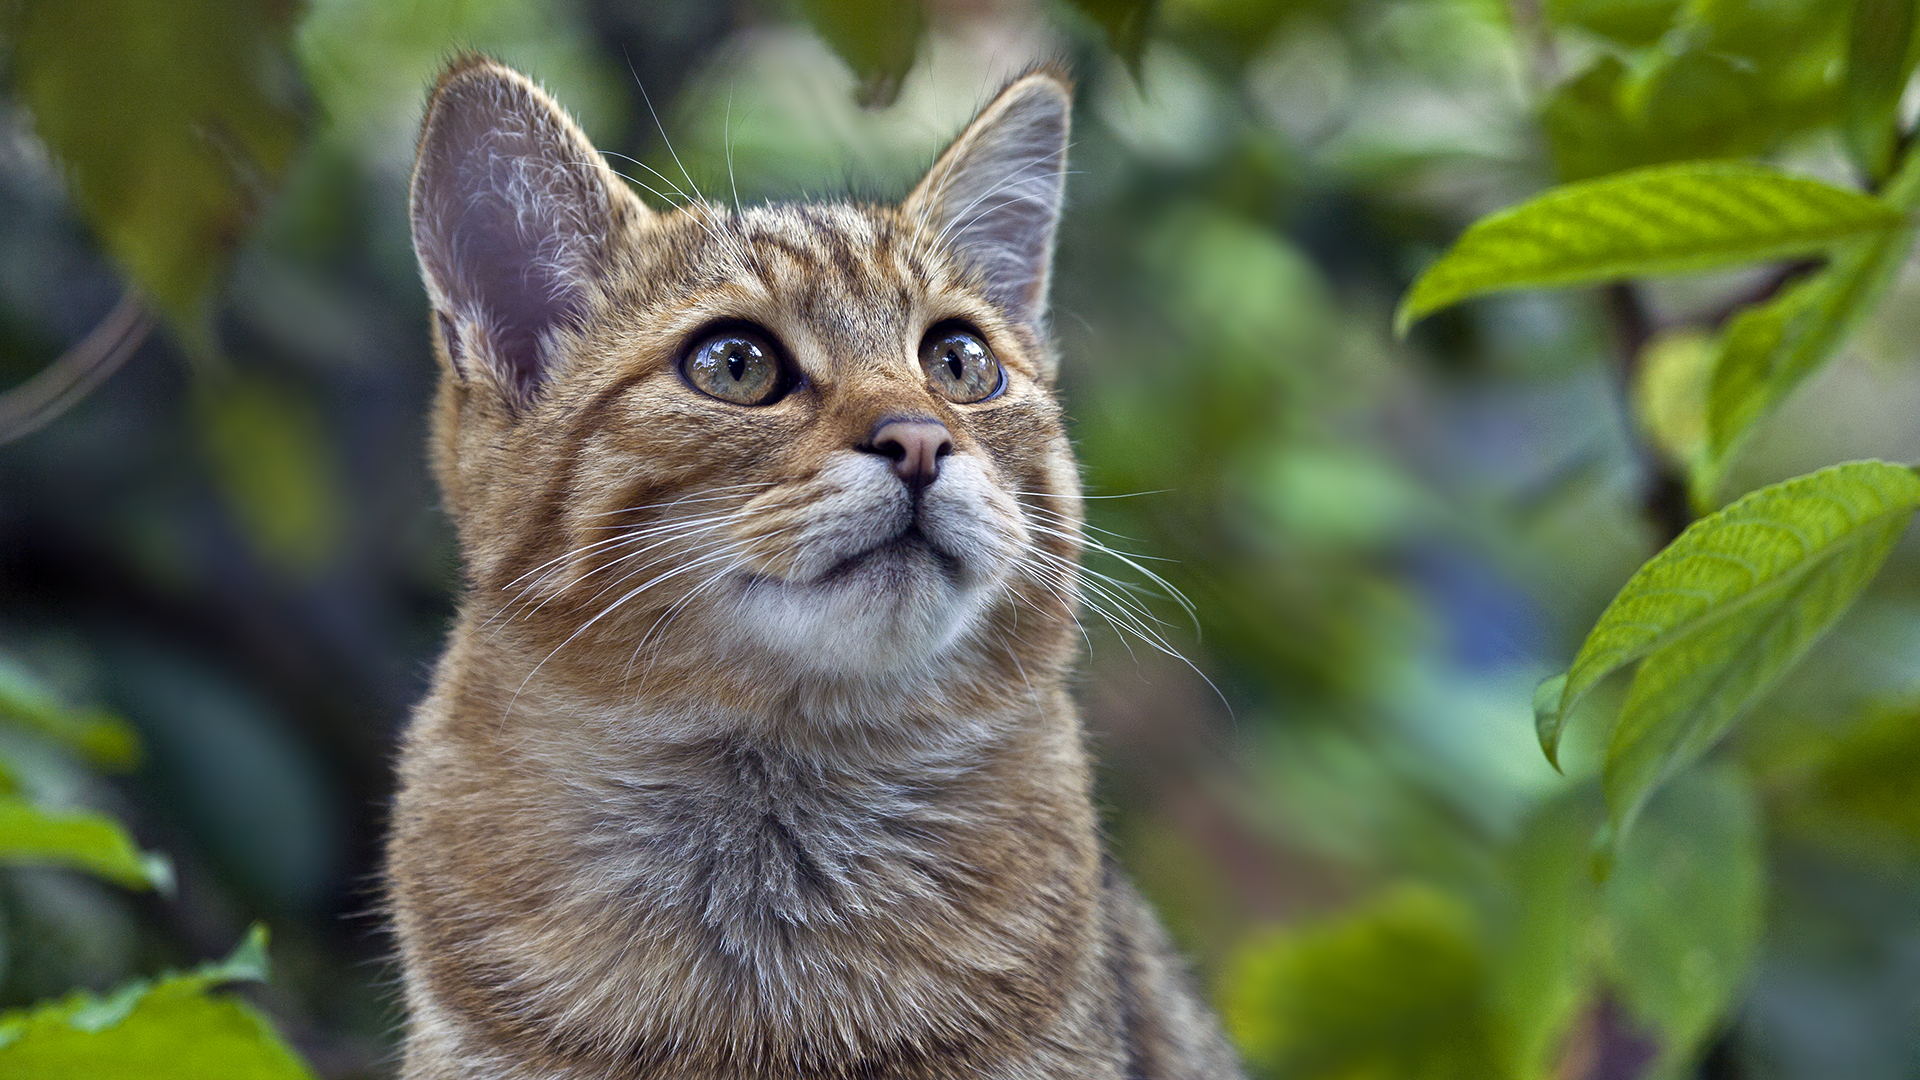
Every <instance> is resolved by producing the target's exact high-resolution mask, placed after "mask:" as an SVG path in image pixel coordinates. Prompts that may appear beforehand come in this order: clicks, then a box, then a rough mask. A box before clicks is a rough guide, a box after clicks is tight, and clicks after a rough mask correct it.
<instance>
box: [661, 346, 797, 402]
mask: <svg viewBox="0 0 1920 1080" xmlns="http://www.w3.org/2000/svg"><path fill="white" fill-rule="evenodd" d="M680 370H681V371H682V372H683V373H684V374H685V375H686V377H687V381H688V382H690V383H692V384H693V386H694V389H696V390H699V391H700V392H701V393H703V394H709V395H712V396H713V397H717V398H719V399H720V400H721V401H730V402H732V403H733V404H735V405H771V404H773V403H774V402H776V401H778V400H780V398H781V397H782V396H783V395H784V394H785V393H786V392H787V379H786V373H785V372H784V371H782V370H781V367H780V360H779V358H778V356H777V355H776V354H775V353H774V351H773V346H771V345H769V344H768V343H767V341H766V339H765V338H762V337H761V336H760V335H758V334H755V333H753V332H751V331H748V330H737V329H736V330H724V331H722V332H720V333H717V334H714V335H712V336H710V337H705V338H702V339H701V340H700V343H699V344H697V345H695V346H694V347H693V348H692V349H691V350H690V351H689V352H688V353H687V358H686V359H685V360H684V361H682V362H681V364H680Z"/></svg>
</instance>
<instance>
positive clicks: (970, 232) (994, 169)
mask: <svg viewBox="0 0 1920 1080" xmlns="http://www.w3.org/2000/svg"><path fill="white" fill-rule="evenodd" d="M1072 109H1073V94H1072V91H1071V89H1070V88H1069V86H1068V84H1067V81H1066V79H1065V78H1064V77H1063V76H1062V75H1060V74H1059V73H1057V72H1055V71H1052V70H1047V69H1042V70H1040V71H1035V72H1032V73H1031V74H1028V75H1023V76H1021V77H1020V78H1018V79H1015V80H1014V81H1013V82H1012V83H1011V84H1009V85H1008V86H1007V88H1006V89H1005V90H1002V91H1000V94H999V95H998V96H997V97H995V98H994V99H993V100H992V101H991V102H988V103H987V107H986V108H984V109H981V110H980V114H979V115H978V116H976V117H974V119H973V123H971V124H969V125H967V130H965V131H963V132H961V133H960V137H959V138H958V139H955V140H954V142H953V145H952V146H949V147H947V152H946V153H944V154H941V155H940V159H939V160H938V161H935V162H934V163H933V168H931V169H929V170H927V175H926V177H925V178H924V179H922V180H921V181H920V186H918V187H916V188H914V190H913V194H911V195H908V196H907V200H906V202H905V204H904V205H903V206H902V208H901V209H902V210H903V211H904V212H905V213H906V215H907V217H908V218H909V219H911V220H914V221H916V222H918V223H919V224H920V225H921V227H922V228H924V229H926V230H927V231H929V232H930V233H932V234H933V235H935V236H939V237H941V239H942V242H943V243H944V244H945V245H946V246H947V247H949V248H950V249H951V250H953V251H954V252H956V253H958V254H959V256H960V257H961V259H962V260H963V261H964V262H965V263H966V264H967V265H969V266H970V267H971V268H972V269H974V270H975V271H976V272H977V273H978V274H979V275H980V277H981V279H982V281H983V283H984V284H985V285H986V290H987V295H988V297H989V298H990V299H992V300H993V301H994V302H995V303H997V304H999V305H1000V306H1001V307H1002V308H1004V309H1005V310H1006V312H1007V314H1008V315H1010V316H1012V317H1013V318H1014V319H1015V320H1017V321H1020V322H1025V323H1028V324H1030V325H1032V326H1035V327H1036V328H1037V327H1039V326H1040V324H1041V323H1042V322H1043V321H1044V320H1045V318H1046V313H1047V274H1048V270H1049V268H1050V267H1051V265H1052V262H1053V234H1054V229H1055V227H1056V226H1057V225H1058V224H1059V221H1060V201H1061V196H1062V194H1063V192H1064V190H1065V187H1066V177H1067V131H1068V117H1069V115H1070V114H1071V113H1072Z"/></svg>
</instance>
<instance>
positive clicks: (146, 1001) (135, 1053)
mask: <svg viewBox="0 0 1920 1080" xmlns="http://www.w3.org/2000/svg"><path fill="white" fill-rule="evenodd" d="M265 949H266V940H265V933H264V931H263V930H262V929H261V928H260V927H257V926H256V927H255V928H254V929H253V932H252V933H250V934H249V935H248V937H247V940H246V942H245V943H243V944H242V945H241V946H240V947H239V948H238V949H236V950H235V951H234V954H233V956H231V957H229V958H228V959H227V960H225V961H223V962H221V963H217V964H209V965H207V966H205V967H202V968H200V969H198V970H196V971H192V972H188V973H185V974H180V975H170V976H166V977H163V978H161V979H158V980H156V981H153V982H147V981H145V980H141V981H137V982H134V983H130V984H128V985H126V986H123V987H121V988H120V989H118V990H115V991H113V992H111V993H108V994H105V995H94V994H87V993H76V994H73V995H71V996H69V997H67V998H65V999H63V1000H61V1001H58V1002H55V1003H52V1004H49V1005H43V1006H40V1007H39V1008H36V1009H33V1010H31V1011H26V1012H17V1013H11V1014H9V1015H7V1016H6V1017H4V1018H0V1076H18V1077H29V1076H30V1077H34V1078H35V1080H98V1078H100V1077H136V1076H137V1077H140V1078H142V1080H174V1078H178V1080H201V1078H203V1077H216V1076H217V1077H220V1078H221V1080H309V1078H310V1077H311V1074H310V1073H309V1072H308V1071H307V1069H306V1066H304V1065H303V1064H301V1062H300V1059H299V1058H298V1057H297V1056H296V1055H295V1054H294V1053H293V1051H292V1050H290V1049H289V1048H288V1047H287V1045H286V1043H285V1042H284V1041H282V1040H281V1038H280V1036H279V1034H278V1033H277V1032H275V1031H274V1030H273V1025H272V1024H270V1023H269V1022H268V1021H267V1019H266V1018H265V1017H263V1016H261V1015H260V1013H259V1012H258V1011H256V1010H255V1009H253V1008H252V1007H251V1006H249V1005H248V1004H246V1003H245V1002H243V1001H240V1000H238V999H235V998H232V997H228V996H224V995H218V996H216V995H213V994H210V993H208V991H209V990H211V989H213V988H214V987H217V986H220V985H222V984H225V983H230V982H236V981H243V980H258V979H263V978H265V977H266V952H265Z"/></svg>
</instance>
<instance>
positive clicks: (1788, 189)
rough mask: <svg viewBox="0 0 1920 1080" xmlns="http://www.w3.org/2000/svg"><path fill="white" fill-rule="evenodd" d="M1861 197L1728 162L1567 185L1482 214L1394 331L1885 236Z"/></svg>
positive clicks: (1425, 279)
mask: <svg viewBox="0 0 1920 1080" xmlns="http://www.w3.org/2000/svg"><path fill="white" fill-rule="evenodd" d="M1902 220H1903V218H1902V216H1901V214H1900V211H1899V210H1896V209H1895V208H1893V207H1891V206H1888V205H1887V204H1886V203H1883V202H1881V201H1880V200H1878V199H1875V198H1873V197H1871V196H1868V195H1862V194H1859V193H1858V192H1853V191H1847V190H1844V189H1842V188H1837V187H1833V186H1831V185H1829V184H1823V183H1821V182H1819V181H1817V180H1808V179H1805V178H1803V177H1797V176H1789V175H1787V174H1785V173H1782V172H1777V171H1775V170H1773V169H1767V168H1762V167H1760V166H1757V165H1743V164H1738V163H1735V162H1694V163H1688V164H1682V165H1663V166H1657V167H1654V168H1648V169H1640V170H1636V171H1634V172H1629V173H1622V174H1620V175H1617V176H1610V177H1606V178H1604V179H1600V180H1588V181H1584V182H1581V183H1577V184H1567V185H1565V186H1562V187H1558V188H1554V189H1553V190H1551V191H1549V192H1547V193H1546V194H1544V195H1541V196H1539V197H1537V198H1535V199H1533V200H1532V201H1530V202H1527V203H1523V204H1521V205H1520V206H1516V207H1512V208H1510V209H1507V210H1502V211H1500V212H1498V213H1495V214H1492V215H1490V216H1488V217H1486V218H1483V219H1481V220H1480V221H1478V222H1476V223H1474V225H1473V226H1472V227H1471V228H1469V229H1468V230H1467V231H1466V234H1465V235H1463V236H1462V237H1461V238H1460V240H1459V242H1458V243H1456V244H1455V245H1454V246H1453V248H1452V249H1451V250H1449V251H1448V252H1447V253H1446V254H1445V255H1443V256H1441V258H1440V259H1439V261H1437V262H1435V263H1434V264H1433V265H1432V266H1430V267H1428V268H1427V270H1426V272H1425V273H1423V274H1421V275H1420V278H1419V280H1417V281H1415V282H1414V284H1413V288H1412V289H1411V290H1409V291H1408V293H1407V296H1406V298H1405V299H1403V300H1402V301H1401V303H1400V310H1399V312H1398V313H1397V314H1396V315H1395V317H1394V324H1395V327H1396V329H1397V330H1398V331H1400V332H1402V333H1404V332H1405V331H1406V328H1407V327H1408V326H1409V325H1411V324H1412V323H1413V321H1414V320H1415V319H1418V318H1419V317H1421V316H1422V315H1426V314H1428V313H1429V312H1433V311H1437V310H1439V309H1441V308H1444V307H1446V306H1448V305H1449V304H1453V303H1455V302H1457V301H1460V300H1463V299H1466V298H1467V297H1470V296H1477V295H1479V294H1481V293H1487V292H1495V291H1498V290H1502V289H1517V288H1526V287H1534V286H1545V285H1572V284H1579V283H1596V282H1605V281H1613V280H1617V279H1620V278H1624V277H1634V276H1641V275H1648V274H1673V273H1681V272H1685V271H1697V270H1712V269H1717V268H1721V267H1726V266H1732V265H1736V264H1739V263H1747V262H1757V261H1760V260H1764V259H1774V258H1784V257H1789V256H1801V255H1809V254H1814V253H1817V252H1822V251H1825V250H1827V249H1828V248H1831V247H1833V246H1834V245H1836V244H1839V243H1841V242H1844V241H1847V240H1854V239H1859V238H1862V237H1868V236H1873V235H1875V234H1881V233H1885V232H1887V231H1889V230H1892V229H1895V228H1897V227H1898V226H1899V225H1900V224H1901V222H1902Z"/></svg>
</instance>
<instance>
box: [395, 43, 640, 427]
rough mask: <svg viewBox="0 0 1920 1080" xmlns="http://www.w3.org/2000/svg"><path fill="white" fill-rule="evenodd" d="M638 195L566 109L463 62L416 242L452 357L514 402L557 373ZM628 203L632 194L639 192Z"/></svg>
mask: <svg viewBox="0 0 1920 1080" xmlns="http://www.w3.org/2000/svg"><path fill="white" fill-rule="evenodd" d="M626 195H627V192H626V191H625V189H624V188H623V187H621V186H620V184H619V183H618V181H617V180H614V179H612V173H611V172H610V170H608V169H607V167H606V165H605V163H603V162H602V161H601V160H600V155H599V154H598V153H597V152H596V151H595V150H594V148H593V145H592V144H591V143H589V142H588V141H587V138H586V136H585V135H583V134H581V132H580V129H579V128H578V127H577V126H575V125H574V123H573V121H572V120H571V119H569V118H568V117H567V114H566V113H565V111H563V110H562V109H561V108H560V106H559V105H558V104H556V103H555V102H554V100H553V99H552V98H551V97H548V96H547V94H546V93H545V92H544V91H542V90H541V89H540V88H539V87H538V86H536V85H534V83H533V82H532V81H531V80H529V79H528V78H527V77H526V76H524V75H521V74H520V73H519V72H517V71H514V70H513V69H512V68H509V67H506V66H505V65H503V64H500V63H497V62H495V61H493V60H490V59H487V58H486V57H483V56H475V55H469V56H464V57H462V58H460V59H459V60H456V61H455V62H454V63H453V65H452V66H451V67H449V68H448V69H447V72H446V74H445V75H442V76H441V77H440V81H439V84H438V85H437V86H435V88H434V91H433V97H432V99H431V100H430V101H429V102H428V105H427V117H426V121H425V123H424V125H423V127H422V129H421V133H420V150H419V156H418V157H417V158H416V159H415V161H414V168H413V184H412V193H411V200H410V201H411V214H412V219H413V247H414V252H415V254H416V255H417V256H418V257H419V260H420V274H421V277H422V279H423V280H424V281H425V283H426V287H427V293H428V296H429V298H430V299H431V300H432V302H433V307H434V310H435V312H436V313H437V316H438V319H437V321H438V324H439V329H440V332H441V336H442V337H443V339H444V341H445V344H446V348H447V353H448V358H449V360H450V361H451V362H452V363H453V366H454V369H455V371H456V372H458V373H459V374H460V375H461V376H462V377H464V378H467V379H474V378H476V377H479V378H484V379H487V380H489V381H491V382H493V383H494V384H495V385H497V386H498V387H499V388H500V389H501V390H502V391H503V392H504V393H505V394H506V395H507V397H508V399H509V400H510V401H512V402H514V403H516V404H519V403H524V402H526V401H529V400H531V399H532V397H533V395H534V393H535V392H536V391H537V390H538V388H539V387H540V385H541V384H542V383H543V382H545V381H546V379H547V378H548V377H549V376H550V375H551V373H552V368H553V365H554V361H555V358H554V357H553V356H550V355H548V353H549V351H550V349H551V348H552V343H551V332H552V331H553V330H555V329H556V328H559V327H562V326H565V325H569V324H571V323H573V322H574V321H576V320H577V319H578V318H579V317H580V316H581V315H582V313H583V308H584V304H585V300H586V295H587V289H588V287H589V285H590V284H591V282H592V281H593V279H594V278H595V277H596V276H597V274H598V272H599V270H600V268H601V266H602V264H603V262H604V260H605V255H606V242H607V237H608V234H609V231H610V229H611V225H612V222H613V215H614V210H615V203H616V200H617V199H619V198H620V197H621V196H626ZM628 199H629V200H630V201H636V202H637V200H631V196H628Z"/></svg>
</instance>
